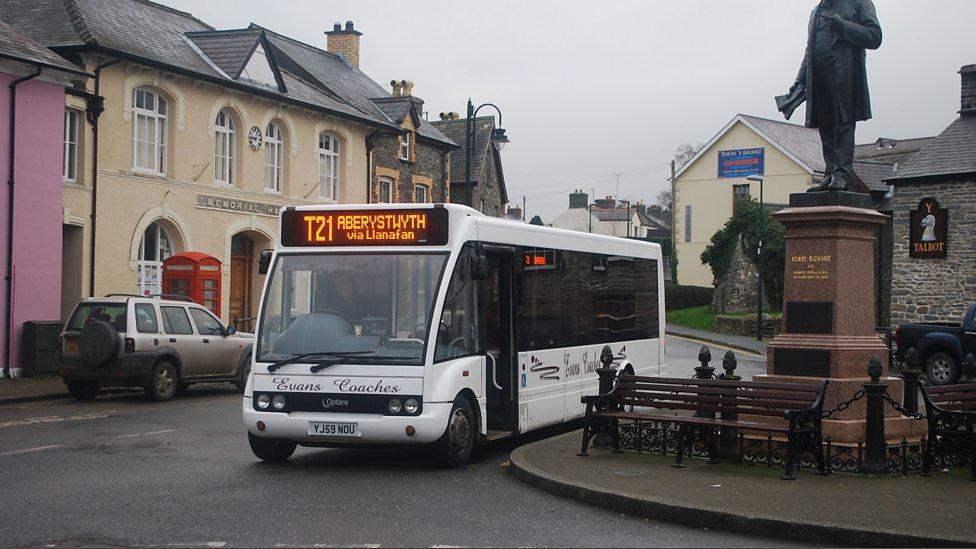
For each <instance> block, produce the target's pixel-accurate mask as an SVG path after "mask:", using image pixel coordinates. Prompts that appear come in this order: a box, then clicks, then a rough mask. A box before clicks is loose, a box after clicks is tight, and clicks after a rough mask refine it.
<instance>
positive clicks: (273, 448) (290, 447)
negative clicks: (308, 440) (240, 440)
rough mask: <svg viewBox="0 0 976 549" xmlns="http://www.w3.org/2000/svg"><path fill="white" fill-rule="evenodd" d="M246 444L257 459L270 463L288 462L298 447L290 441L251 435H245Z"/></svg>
mask: <svg viewBox="0 0 976 549" xmlns="http://www.w3.org/2000/svg"><path fill="white" fill-rule="evenodd" d="M247 442H248V444H250V445H251V451H252V452H254V455H255V456H257V458H258V459H260V460H261V461H267V462H270V463H282V462H285V461H288V458H290V457H291V455H292V454H294V453H295V448H296V447H297V446H298V444H296V443H295V442H292V441H290V440H281V439H276V438H263V437H256V436H254V435H252V434H251V433H248V434H247Z"/></svg>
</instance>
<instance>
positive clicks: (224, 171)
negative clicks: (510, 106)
mask: <svg viewBox="0 0 976 549" xmlns="http://www.w3.org/2000/svg"><path fill="white" fill-rule="evenodd" d="M32 5H33V6H34V8H35V9H32V10H26V9H20V8H19V7H18V3H16V2H12V3H3V4H0V19H2V20H4V21H7V22H8V23H9V24H11V25H12V26H13V27H15V28H17V29H19V30H20V31H21V32H23V33H25V34H27V35H28V36H32V37H34V38H35V39H37V40H38V41H40V42H42V43H44V44H47V45H49V46H50V47H51V48H52V49H54V50H56V51H59V52H60V53H61V54H62V55H65V56H66V57H67V58H69V59H71V60H72V61H74V62H75V63H76V64H78V66H79V67H80V68H82V69H84V70H85V71H87V72H89V73H91V74H93V75H95V78H92V79H88V80H87V81H83V80H81V81H78V82H76V85H75V87H74V89H72V90H69V95H68V99H67V105H66V112H65V128H66V133H65V169H64V199H63V200H64V204H63V223H64V225H63V234H62V236H63V243H64V245H63V250H64V251H63V273H62V277H63V287H62V289H61V293H62V296H61V298H62V299H61V301H62V309H63V314H64V315H66V314H67V312H68V311H70V310H71V309H72V308H73V306H74V304H75V303H77V300H78V298H80V297H82V296H86V295H96V296H99V295H104V294H107V293H114V292H120V293H138V294H140V295H148V294H157V293H161V292H162V285H161V265H162V263H161V261H162V260H163V259H165V258H166V257H169V256H171V255H173V254H176V253H180V252H188V251H195V252H204V253H206V254H210V255H212V256H214V257H216V258H217V259H219V260H220V261H221V263H222V277H221V289H220V293H219V299H218V301H219V306H218V305H216V304H214V307H215V310H216V311H217V313H218V314H219V316H220V317H221V318H223V319H224V320H225V321H227V322H231V321H233V320H234V319H235V318H239V319H243V318H250V317H253V316H255V315H256V312H257V308H258V299H259V295H260V290H261V285H262V283H263V277H262V276H260V275H259V274H258V272H257V257H258V255H259V253H260V251H261V250H262V249H264V248H269V247H271V246H272V245H273V244H272V243H273V242H274V240H275V238H276V236H277V232H278V227H277V215H278V211H279V209H280V208H281V207H283V206H288V205H297V204H310V203H330V202H340V203H364V202H368V201H369V192H368V190H369V188H370V180H371V175H370V171H371V170H372V169H373V168H374V166H373V164H372V159H371V150H370V149H369V147H368V143H370V144H372V143H375V142H376V139H377V137H379V136H389V137H391V138H392V139H394V140H395V139H398V138H399V136H401V135H408V136H409V135H411V134H410V133H405V130H404V129H403V128H401V126H400V124H398V123H395V122H393V121H391V119H390V118H389V117H388V116H386V115H385V114H384V113H383V112H382V110H381V109H379V108H378V107H377V105H376V104H375V103H373V102H372V101H371V98H376V97H380V96H388V95H389V92H388V91H386V90H384V89H383V88H382V87H380V86H379V85H378V84H376V83H375V82H373V81H372V80H370V79H369V77H367V76H366V75H365V74H363V73H362V72H361V71H360V70H359V69H358V62H359V39H360V33H359V32H358V31H356V30H355V29H354V28H353V26H352V23H347V24H346V27H345V28H340V27H339V26H338V25H337V26H336V27H335V28H334V29H332V30H330V31H329V32H328V33H327V34H328V46H327V50H324V49H319V48H317V47H314V46H311V45H307V44H303V43H301V42H298V41H295V40H292V39H290V38H287V37H285V36H281V35H279V34H276V33H274V32H272V31H270V30H267V29H264V28H262V27H259V26H257V25H253V24H252V25H251V26H250V27H248V28H245V29H235V30H215V29H213V28H212V27H210V26H209V25H207V24H205V23H203V22H202V21H200V20H198V19H196V18H194V17H193V16H191V15H190V14H187V13H184V12H180V11H177V10H174V9H171V8H168V7H165V6H161V5H158V4H154V3H152V2H148V1H143V0H71V1H67V0H39V1H37V2H33V3H32ZM324 42H326V39H325V37H323V45H325V44H324ZM95 123H97V126H95V125H94V124H95ZM425 128H426V129H429V125H426V126H425ZM417 131H419V130H417ZM434 131H435V132H436V130H434ZM96 136H97V137H96ZM438 136H440V137H443V135H442V134H440V133H439V132H436V135H434V138H437V137H438ZM368 138H369V139H368ZM96 140H97V143H96ZM445 140H446V145H445V146H447V145H450V146H453V143H452V142H451V141H450V140H447V139H446V138H445ZM93 231H94V237H93ZM92 243H94V250H93V249H92ZM93 254H94V255H93ZM55 291H56V290H55ZM211 297H212V298H217V296H215V295H212V296H211ZM243 327H248V325H247V324H244V325H243Z"/></svg>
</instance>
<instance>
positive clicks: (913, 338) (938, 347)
mask: <svg viewBox="0 0 976 549" xmlns="http://www.w3.org/2000/svg"><path fill="white" fill-rule="evenodd" d="M895 341H896V343H897V346H898V350H897V352H896V354H895V358H896V359H897V360H898V361H899V362H905V361H906V357H907V355H908V351H909V349H914V350H915V354H916V356H917V357H918V364H919V366H921V368H922V372H923V373H924V374H925V377H927V378H928V380H929V383H931V384H932V385H951V384H953V383H956V382H957V381H959V378H960V377H961V376H962V374H964V373H973V370H974V369H976V364H973V363H972V361H971V358H970V355H976V304H974V305H970V306H969V310H968V311H966V316H964V317H963V319H962V322H961V323H959V324H953V323H931V324H902V325H900V326H898V329H897V330H896V331H895Z"/></svg>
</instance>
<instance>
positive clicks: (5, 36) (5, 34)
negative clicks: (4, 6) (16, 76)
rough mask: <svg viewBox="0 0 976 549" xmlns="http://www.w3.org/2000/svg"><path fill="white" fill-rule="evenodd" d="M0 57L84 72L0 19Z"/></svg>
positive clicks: (76, 72) (82, 73) (79, 73)
mask: <svg viewBox="0 0 976 549" xmlns="http://www.w3.org/2000/svg"><path fill="white" fill-rule="evenodd" d="M0 57H3V58H6V59H13V60H14V61H24V62H27V63H32V64H34V65H39V66H43V67H46V68H51V69H57V70H62V71H68V72H72V73H75V74H78V75H84V74H85V72H84V71H83V70H81V68H79V67H78V66H76V65H74V64H73V63H71V62H70V61H68V60H67V59H65V58H63V57H61V56H60V55H58V54H56V53H54V52H53V51H51V50H49V49H47V48H45V47H44V46H43V45H41V44H40V43H38V42H36V41H34V40H31V39H30V38H28V37H26V36H24V35H23V34H21V33H19V32H17V30H16V29H14V28H13V27H11V26H10V25H8V24H6V23H4V22H3V21H0Z"/></svg>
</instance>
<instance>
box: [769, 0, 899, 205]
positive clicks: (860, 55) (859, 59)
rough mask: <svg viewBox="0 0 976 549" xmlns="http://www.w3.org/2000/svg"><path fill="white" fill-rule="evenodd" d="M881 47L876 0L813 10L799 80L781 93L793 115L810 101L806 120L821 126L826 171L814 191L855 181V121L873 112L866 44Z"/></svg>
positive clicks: (829, 2)
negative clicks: (803, 104)
mask: <svg viewBox="0 0 976 549" xmlns="http://www.w3.org/2000/svg"><path fill="white" fill-rule="evenodd" d="M879 47H881V24H880V23H879V22H878V15H877V13H876V11H875V9H874V3H873V2H872V1H871V0H821V1H820V3H819V4H818V5H817V7H816V9H814V10H813V14H812V15H811V16H810V24H809V34H808V38H807V49H806V54H805V55H804V57H803V63H802V64H801V65H800V72H799V73H798V74H797V75H796V82H795V83H794V84H793V87H792V88H790V92H789V93H788V94H787V95H784V96H780V97H777V98H776V103H777V106H778V107H779V110H780V111H782V112H783V113H784V114H785V115H786V118H787V119H789V117H790V115H792V113H793V110H794V109H796V107H797V106H798V105H799V104H800V103H802V102H803V101H806V103H807V118H806V126H807V127H808V128H817V129H819V130H820V140H821V141H822V142H823V154H824V164H825V165H826V170H825V172H824V174H825V177H824V178H823V179H822V180H821V181H820V183H819V184H818V185H816V186H814V187H811V188H810V189H808V192H809V191H826V190H831V191H844V190H847V188H848V186H849V185H850V180H851V173H852V170H853V166H854V125H855V123H856V122H858V121H860V120H869V119H870V118H871V100H870V97H869V95H868V79H867V70H866V68H865V57H866V55H865V50H866V49H871V50H875V49H878V48H879Z"/></svg>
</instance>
